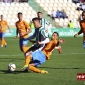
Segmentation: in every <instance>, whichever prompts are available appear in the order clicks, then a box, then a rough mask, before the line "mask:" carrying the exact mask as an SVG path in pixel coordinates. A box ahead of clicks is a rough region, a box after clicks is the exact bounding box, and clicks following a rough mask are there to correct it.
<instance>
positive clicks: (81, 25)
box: [74, 22, 83, 37]
mask: <svg viewBox="0 0 85 85" xmlns="http://www.w3.org/2000/svg"><path fill="white" fill-rule="evenodd" d="M80 27H81V29H80V31H79V32H78V33H76V34H75V35H74V37H77V36H78V35H80V34H81V33H82V32H83V31H82V25H81V22H80Z"/></svg>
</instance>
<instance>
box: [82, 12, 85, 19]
mask: <svg viewBox="0 0 85 85" xmlns="http://www.w3.org/2000/svg"><path fill="white" fill-rule="evenodd" d="M82 18H83V20H85V11H83V12H82Z"/></svg>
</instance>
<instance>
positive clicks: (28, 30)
mask: <svg viewBox="0 0 85 85" xmlns="http://www.w3.org/2000/svg"><path fill="white" fill-rule="evenodd" d="M25 26H26V28H27V32H26V35H28V34H29V33H31V32H32V30H31V28H30V25H29V24H28V23H27V22H25Z"/></svg>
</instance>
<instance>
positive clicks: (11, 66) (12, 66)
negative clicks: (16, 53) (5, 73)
mask: <svg viewBox="0 0 85 85" xmlns="http://www.w3.org/2000/svg"><path fill="white" fill-rule="evenodd" d="M8 70H9V71H11V72H13V71H15V70H16V65H15V64H13V63H10V64H8Z"/></svg>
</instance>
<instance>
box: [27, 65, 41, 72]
mask: <svg viewBox="0 0 85 85" xmlns="http://www.w3.org/2000/svg"><path fill="white" fill-rule="evenodd" d="M29 70H31V71H34V72H36V73H41V70H39V69H38V68H36V67H34V66H32V65H29Z"/></svg>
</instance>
